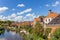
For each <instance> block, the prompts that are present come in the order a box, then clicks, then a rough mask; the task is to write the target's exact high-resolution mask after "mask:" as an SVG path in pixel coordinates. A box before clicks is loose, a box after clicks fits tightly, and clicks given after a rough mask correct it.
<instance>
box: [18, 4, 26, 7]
mask: <svg viewBox="0 0 60 40" xmlns="http://www.w3.org/2000/svg"><path fill="white" fill-rule="evenodd" d="M24 6H25V5H24V4H18V5H17V7H24Z"/></svg>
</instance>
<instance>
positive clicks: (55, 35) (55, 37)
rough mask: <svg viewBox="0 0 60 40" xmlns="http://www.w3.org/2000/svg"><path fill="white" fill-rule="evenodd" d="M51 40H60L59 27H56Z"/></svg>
mask: <svg viewBox="0 0 60 40" xmlns="http://www.w3.org/2000/svg"><path fill="white" fill-rule="evenodd" d="M52 40H60V28H57V29H56V31H55V32H54V33H53V35H52Z"/></svg>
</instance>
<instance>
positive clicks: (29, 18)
mask: <svg viewBox="0 0 60 40" xmlns="http://www.w3.org/2000/svg"><path fill="white" fill-rule="evenodd" d="M35 17H36V15H34V13H33V14H30V13H29V14H27V15H26V16H25V17H24V21H33V20H34V18H35Z"/></svg>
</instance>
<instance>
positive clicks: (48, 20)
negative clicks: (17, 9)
mask: <svg viewBox="0 0 60 40" xmlns="http://www.w3.org/2000/svg"><path fill="white" fill-rule="evenodd" d="M59 15H60V14H58V13H56V12H51V11H49V12H48V15H47V16H46V17H45V18H44V23H45V24H49V23H51V22H52V20H53V19H55V20H56V17H58V16H59ZM53 21H54V20H53Z"/></svg>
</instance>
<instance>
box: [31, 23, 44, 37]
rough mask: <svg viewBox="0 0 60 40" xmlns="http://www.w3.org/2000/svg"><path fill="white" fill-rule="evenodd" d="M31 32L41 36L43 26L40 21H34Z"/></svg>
mask: <svg viewBox="0 0 60 40" xmlns="http://www.w3.org/2000/svg"><path fill="white" fill-rule="evenodd" d="M32 31H33V33H34V34H36V35H37V36H39V37H43V32H44V30H43V26H42V25H41V24H40V22H36V24H35V27H34V28H33V30H32Z"/></svg>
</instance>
